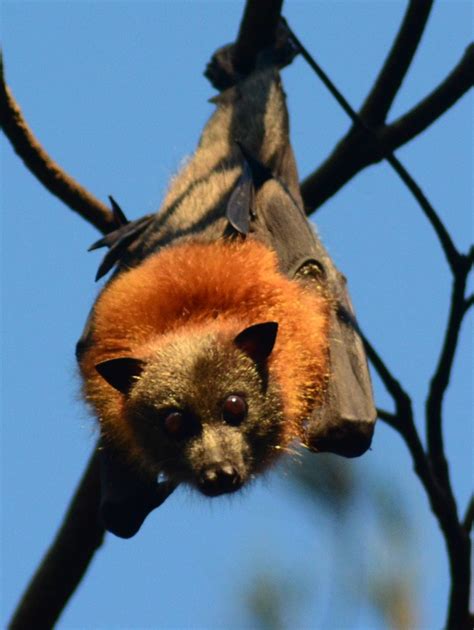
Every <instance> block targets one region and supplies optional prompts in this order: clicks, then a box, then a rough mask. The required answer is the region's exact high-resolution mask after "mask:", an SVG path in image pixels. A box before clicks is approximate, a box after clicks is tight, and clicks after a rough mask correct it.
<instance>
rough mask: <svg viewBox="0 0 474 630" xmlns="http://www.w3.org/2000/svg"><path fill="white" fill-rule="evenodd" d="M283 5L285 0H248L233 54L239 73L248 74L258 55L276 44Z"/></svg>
mask: <svg viewBox="0 0 474 630" xmlns="http://www.w3.org/2000/svg"><path fill="white" fill-rule="evenodd" d="M282 4H283V0H247V3H246V5H245V10H244V14H243V17H242V21H241V23H240V28H239V34H238V36H237V41H236V42H235V48H234V53H233V61H234V67H235V70H236V71H237V72H239V73H241V74H247V73H248V72H249V71H250V70H252V68H253V66H254V63H255V59H256V56H257V53H258V52H259V51H260V50H263V49H265V48H268V47H270V46H271V45H272V44H273V43H274V41H275V34H276V30H277V26H278V23H279V21H280V13H281V7H282Z"/></svg>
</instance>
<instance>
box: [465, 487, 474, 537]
mask: <svg viewBox="0 0 474 630" xmlns="http://www.w3.org/2000/svg"><path fill="white" fill-rule="evenodd" d="M473 523H474V495H471V498H470V499H469V503H468V504H467V509H466V514H465V516H464V519H463V526H464V529H465V530H466V532H467V533H468V534H469V533H470V531H471V529H472V524H473Z"/></svg>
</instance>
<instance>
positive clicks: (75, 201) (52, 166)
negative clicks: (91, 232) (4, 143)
mask: <svg viewBox="0 0 474 630" xmlns="http://www.w3.org/2000/svg"><path fill="white" fill-rule="evenodd" d="M0 126H1V127H2V129H3V131H4V133H5V135H6V136H7V138H8V139H9V140H10V142H11V144H12V146H13V148H14V150H15V151H16V153H17V154H18V155H19V156H20V158H21V159H22V160H23V162H24V163H25V166H26V167H27V168H28V169H29V170H30V171H31V172H32V173H33V175H35V177H37V178H38V179H39V181H40V182H41V183H42V184H44V186H45V187H46V188H47V189H48V190H49V191H50V192H51V193H52V194H53V195H55V196H56V197H59V199H61V201H63V202H64V203H65V204H66V205H67V206H69V207H70V208H71V210H74V211H75V212H77V213H78V214H80V215H81V217H82V218H83V219H86V221H89V223H92V225H93V226H94V227H96V228H97V229H98V230H99V231H101V232H102V233H103V234H105V233H107V232H110V231H111V230H112V229H114V227H115V223H114V218H113V214H112V212H111V211H110V210H109V209H108V208H107V206H106V205H105V204H103V203H102V202H101V201H99V200H98V199H96V198H95V197H94V196H93V195H91V194H90V193H89V192H88V191H87V190H86V189H85V188H83V187H82V186H81V185H80V184H78V183H77V182H76V181H75V180H74V179H72V177H70V176H69V175H67V173H65V172H64V171H63V170H62V169H61V167H60V166H59V165H58V164H56V162H54V161H53V160H52V159H51V158H50V157H49V155H48V154H47V153H46V151H45V150H44V149H43V147H42V146H41V145H40V143H39V142H38V140H37V139H36V138H35V136H34V135H33V132H32V131H31V129H30V128H29V127H28V125H27V123H26V121H25V119H24V118H23V114H22V113H21V110H20V108H19V106H18V104H17V103H16V101H15V99H14V97H13V95H12V93H11V91H10V89H9V88H8V86H7V85H6V84H5V80H4V75H3V63H2V60H1V59H0Z"/></svg>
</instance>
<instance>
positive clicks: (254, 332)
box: [234, 322, 278, 363]
mask: <svg viewBox="0 0 474 630" xmlns="http://www.w3.org/2000/svg"><path fill="white" fill-rule="evenodd" d="M277 332H278V324H277V323H276V322H264V323H263V324H254V325H253V326H249V327H248V328H245V329H244V330H242V332H240V333H239V334H238V335H237V337H236V338H235V339H234V344H235V345H236V346H237V348H239V349H240V350H242V352H245V354H247V355H248V356H249V357H250V358H251V359H253V360H254V361H255V363H263V362H264V361H265V360H266V359H267V358H268V357H269V356H270V354H271V351H272V350H273V346H274V345H275V341H276V336H277Z"/></svg>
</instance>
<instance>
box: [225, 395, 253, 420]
mask: <svg viewBox="0 0 474 630" xmlns="http://www.w3.org/2000/svg"><path fill="white" fill-rule="evenodd" d="M246 415H247V403H246V401H245V398H243V397H242V396H239V395H238V394H231V395H230V396H227V398H226V399H225V401H224V404H223V405H222V418H223V420H224V422H227V423H228V424H233V425H237V424H240V423H241V422H242V421H243V420H244V419H245V416H246Z"/></svg>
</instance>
